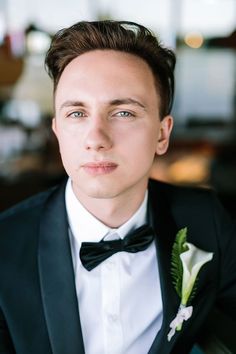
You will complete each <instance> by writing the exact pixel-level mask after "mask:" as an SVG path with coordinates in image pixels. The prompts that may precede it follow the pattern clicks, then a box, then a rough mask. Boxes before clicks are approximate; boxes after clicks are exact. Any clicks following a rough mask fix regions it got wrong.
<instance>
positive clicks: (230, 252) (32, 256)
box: [0, 181, 236, 354]
mask: <svg viewBox="0 0 236 354" xmlns="http://www.w3.org/2000/svg"><path fill="white" fill-rule="evenodd" d="M64 189H65V183H64V184H63V185H62V186H59V187H56V188H53V189H51V190H50V191H47V192H45V193H42V194H40V195H38V196H36V197H33V198H30V199H29V200H27V201H25V202H23V203H21V204H19V205H18V206H16V207H14V208H12V209H10V210H8V211H6V212H4V213H3V214H2V216H1V217H0V353H2V354H3V353H4V354H12V353H17V354H52V353H53V354H83V353H84V347H83V339H82V332H81V325H80V322H81V321H83V318H80V314H79V306H78V303H77V297H76V290H75V283H74V272H73V265H72V258H71V251H70V244H69V238H68V223H67V216H66V210H65V200H64V199H65V198H64ZM149 209H150V215H151V223H152V224H153V227H154V229H155V233H156V236H155V237H156V238H155V242H156V249H157V257H158V263H159V269H160V281H161V290H162V298H163V324H162V327H161V330H160V331H159V333H157V335H156V338H155V340H154V342H153V343H152V346H151V348H150V351H149V354H167V353H175V354H185V353H188V352H189V350H190V348H191V347H192V345H193V343H194V342H195V340H196V338H197V336H198V334H199V331H200V330H201V328H202V326H203V324H204V321H205V319H206V317H207V315H208V313H209V311H210V310H211V309H212V307H213V306H218V307H219V308H220V309H221V310H223V311H225V312H227V313H228V314H229V315H230V316H231V317H233V318H236V233H235V230H234V228H233V225H232V223H231V222H230V220H229V219H228V217H227V215H225V213H224V211H223V210H222V209H221V207H220V206H219V204H218V202H217V201H216V200H215V197H214V195H213V193H212V192H209V191H206V190H199V189H197V190H196V189H190V188H180V187H174V186H170V185H167V184H164V183H161V182H154V181H150V183H149ZM186 226H187V227H188V242H191V243H193V244H195V245H196V246H197V247H199V248H201V249H204V250H206V251H209V252H214V257H213V260H212V261H210V262H208V263H206V264H205V265H204V267H203V268H202V269H201V271H200V274H199V281H198V286H197V291H196V294H195V297H194V299H193V301H192V306H193V314H192V317H191V318H190V319H189V320H188V321H186V322H184V324H183V327H182V330H181V331H179V332H177V333H176V334H175V335H174V337H173V338H172V339H171V341H170V342H168V341H167V334H168V332H169V330H170V328H169V325H170V322H171V321H172V320H173V319H174V317H175V316H176V314H177V310H178V307H179V304H180V299H179V298H178V296H177V294H176V291H175V289H174V286H173V284H172V279H171V271H170V265H171V250H172V245H173V242H174V239H175V235H176V233H177V231H178V230H179V229H180V228H183V227H186ZM147 301H148V299H147ZM157 301H158V299H157ZM94 316H96V313H95V314H94ZM94 354H96V353H94ZM124 354H125V353H124ZM143 354H146V353H143Z"/></svg>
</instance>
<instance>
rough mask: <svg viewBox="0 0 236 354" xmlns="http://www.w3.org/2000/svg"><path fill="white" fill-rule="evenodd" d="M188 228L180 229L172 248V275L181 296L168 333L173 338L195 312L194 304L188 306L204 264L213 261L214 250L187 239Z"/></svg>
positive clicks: (168, 337)
mask: <svg viewBox="0 0 236 354" xmlns="http://www.w3.org/2000/svg"><path fill="white" fill-rule="evenodd" d="M186 236H187V228H184V229H181V230H179V232H178V233H177V235H176V240H175V243H174V245H173V250H172V276H173V279H174V285H175V289H176V291H177V293H178V295H179V296H180V298H181V301H180V306H179V309H178V312H177V315H176V316H175V318H174V319H173V321H172V322H171V323H170V328H171V329H170V332H169V333H168V335H167V339H168V341H170V340H171V338H172V337H173V335H174V334H175V332H176V331H180V330H181V328H182V324H183V322H184V321H187V320H188V319H189V318H190V317H191V316H192V313H193V306H187V305H188V301H190V300H191V295H192V296H193V295H194V290H195V288H196V279H197V276H198V273H199V271H200V269H201V268H202V266H203V265H204V264H205V263H207V262H209V261H211V260H212V258H213V253H212V252H206V251H203V250H201V249H200V248H197V247H196V246H194V245H193V244H192V243H189V242H187V241H186Z"/></svg>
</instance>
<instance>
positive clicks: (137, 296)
mask: <svg viewBox="0 0 236 354" xmlns="http://www.w3.org/2000/svg"><path fill="white" fill-rule="evenodd" d="M65 197H66V209H67V214H68V221H69V235H70V243H71V251H72V259H73V266H74V272H75V284H76V292H77V298H78V303H79V312H80V320H81V327H82V334H83V341H84V346H85V353H86V354H144V353H148V350H149V349H150V347H151V345H152V342H153V340H154V338H155V336H156V334H157V333H158V331H159V329H160V327H161V324H162V299H161V290H160V280H159V271H158V264H157V256H156V249H155V244H154V241H153V242H152V243H151V245H150V246H149V247H148V248H147V249H146V250H145V251H141V252H137V253H128V252H118V253H116V254H114V255H112V256H111V257H110V258H108V259H106V260H105V261H104V262H102V263H101V264H100V265H98V266H97V267H95V268H94V269H93V270H91V271H87V270H86V269H85V268H84V267H83V265H82V264H81V261H80V257H79V251H80V247H81V243H82V242H99V241H101V240H102V239H105V240H112V239H117V238H124V237H125V236H126V234H127V233H128V232H129V231H131V230H132V229H135V228H137V227H139V226H142V225H143V224H145V223H146V220H147V199H148V193H147V192H146V195H145V198H144V201H143V203H142V204H141V206H140V207H139V209H138V210H137V211H136V212H135V214H134V215H133V216H132V217H131V218H130V219H129V220H128V221H127V222H126V223H125V224H123V225H122V226H120V227H119V228H118V229H111V228H109V227H107V226H106V225H104V224H103V223H101V222H100V221H99V220H98V219H96V218H95V217H94V216H93V215H92V214H90V213H89V212H88V210H86V209H85V208H84V207H83V206H82V205H81V203H80V202H79V201H78V199H77V198H76V196H75V194H74V192H73V189H72V185H71V180H70V179H69V180H68V183H67V186H66V195H65Z"/></svg>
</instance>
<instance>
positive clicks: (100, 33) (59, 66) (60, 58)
mask: <svg viewBox="0 0 236 354" xmlns="http://www.w3.org/2000/svg"><path fill="white" fill-rule="evenodd" d="M96 49H100V50H104V49H111V50H116V51H120V52H125V53H130V54H133V55H136V56H138V57H140V58H142V59H143V60H145V62H146V63H147V64H148V65H149V67H150V69H151V70H152V73H153V75H154V78H155V83H156V88H157V92H158V94H159V95H160V117H161V118H163V117H164V116H166V115H168V114H169V113H170V111H171V108H172V104H173V97H174V67H175V62H176V59H175V54H174V53H173V51H172V50H170V49H167V48H165V47H164V46H162V45H161V43H160V41H159V40H158V38H157V37H156V36H155V35H154V34H153V33H152V32H151V31H150V30H149V29H147V28H146V27H144V26H142V25H139V24H137V23H134V22H129V21H110V20H105V21H92V22H88V21H82V22H78V23H76V24H74V25H73V26H71V27H69V28H64V29H61V30H60V31H58V32H57V33H56V34H55V36H54V37H53V39H52V42H51V46H50V48H49V50H48V52H47V54H46V59H45V67H46V70H47V72H48V74H49V76H50V77H51V78H52V80H53V84H54V92H55V91H56V88H57V85H58V81H59V79H60V77H61V74H62V72H63V70H64V69H65V67H66V66H67V65H68V64H69V63H70V62H71V61H72V60H73V59H75V58H76V57H78V56H79V55H81V54H84V53H86V52H89V51H92V50H96Z"/></svg>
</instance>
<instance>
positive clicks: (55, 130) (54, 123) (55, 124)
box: [52, 117, 57, 137]
mask: <svg viewBox="0 0 236 354" xmlns="http://www.w3.org/2000/svg"><path fill="white" fill-rule="evenodd" d="M52 130H53V132H54V134H55V135H56V137H57V123H56V118H55V117H54V118H53V119H52Z"/></svg>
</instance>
